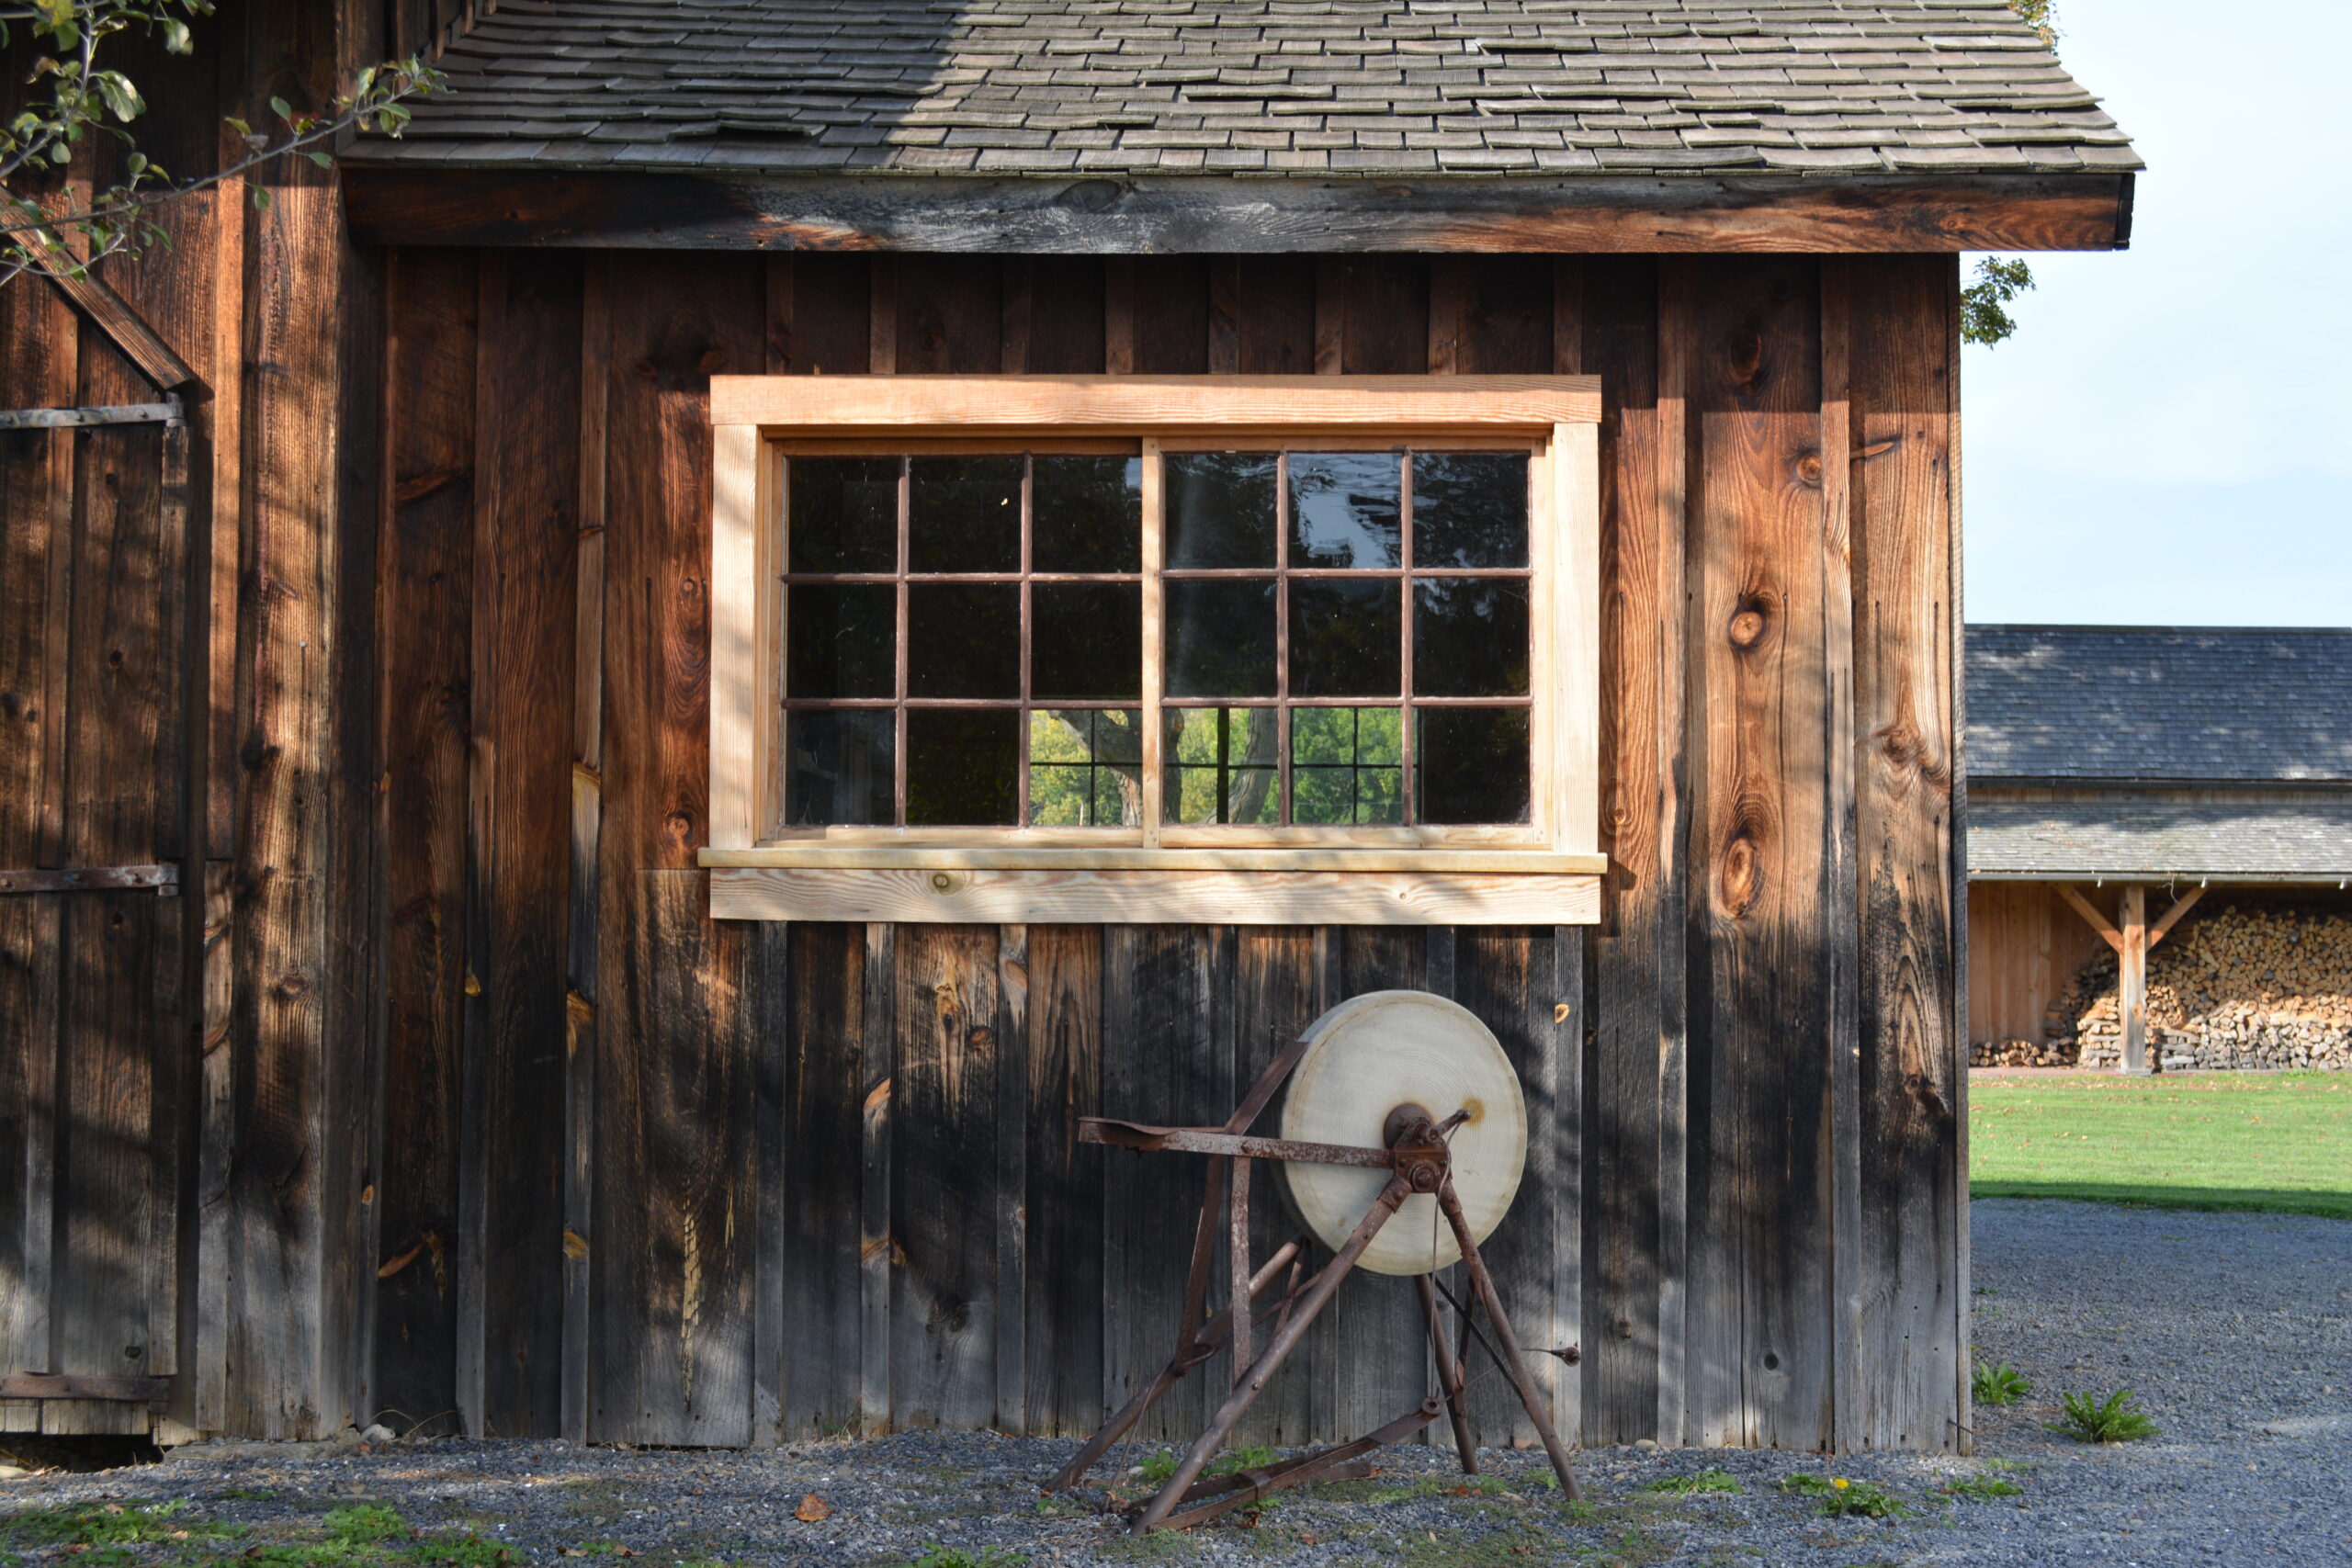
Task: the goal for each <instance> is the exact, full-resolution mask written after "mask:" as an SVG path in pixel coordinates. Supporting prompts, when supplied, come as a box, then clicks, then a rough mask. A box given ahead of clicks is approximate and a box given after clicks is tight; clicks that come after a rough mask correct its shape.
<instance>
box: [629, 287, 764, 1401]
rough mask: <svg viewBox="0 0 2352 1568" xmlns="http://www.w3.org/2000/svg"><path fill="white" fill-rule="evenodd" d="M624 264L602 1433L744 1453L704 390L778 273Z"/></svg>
mask: <svg viewBox="0 0 2352 1568" xmlns="http://www.w3.org/2000/svg"><path fill="white" fill-rule="evenodd" d="M613 267H614V273H613V276H612V277H611V280H610V283H609V285H608V295H607V307H608V310H609V313H610V320H611V334H612V344H613V349H612V355H611V359H610V362H609V363H610V367H611V369H610V378H609V383H608V386H609V391H608V401H607V409H606V433H605V442H606V448H607V452H608V454H609V461H608V464H607V468H606V472H607V482H606V487H605V528H606V532H605V582H606V593H605V615H604V626H605V636H604V646H605V680H604V691H605V710H604V721H603V728H602V745H603V753H602V754H603V759H604V761H603V768H602V771H601V783H602V790H601V814H600V822H599V828H600V840H601V843H600V861H601V864H600V867H599V871H598V884H599V889H598V891H599V900H600V903H601V905H602V910H601V922H600V924H601V931H600V940H601V942H602V943H603V944H604V952H603V953H602V954H601V955H600V957H599V960H598V964H599V970H600V974H599V982H600V985H601V986H602V987H603V989H604V992H605V996H604V998H602V1000H601V1002H600V1005H599V1008H598V1021H597V1029H596V1036H597V1041H596V1051H597V1061H596V1069H595V1070H596V1095H597V1119H596V1130H595V1145H596V1158H595V1171H596V1179H595V1190H594V1198H593V1202H594V1213H595V1216H596V1226H597V1229H596V1233H595V1234H594V1235H591V1236H590V1237H588V1238H587V1239H588V1241H589V1243H590V1245H591V1247H593V1251H594V1259H595V1266H594V1270H593V1274H592V1302H591V1308H592V1312H593V1317H594V1322H593V1334H592V1346H593V1350H594V1367H593V1371H592V1393H593V1396H594V1406H593V1408H594V1420H593V1421H592V1435H594V1436H596V1437H599V1438H606V1439H608V1440H621V1441H648V1442H652V1441H668V1442H689V1443H701V1442H711V1443H722V1444H734V1443H741V1442H743V1441H745V1440H747V1439H748V1438H749V1434H750V1422H751V1415H750V1413H751V1400H752V1383H751V1365H750V1359H751V1356H752V1337H751V1332H750V1308H751V1290H752V1274H753V1269H752V1256H753V1237H754V1235H755V1213H756V1210H755V1207H754V1205H753V1204H752V1201H750V1192H749V1186H748V1183H749V1181H750V1179H751V1175H752V1170H753V1166H754V1158H755V1150H754V1129H753V1120H754V1114H755V1111H754V1099H753V1094H752V1079H753V1071H752V1063H751V1058H750V1055H749V1053H750V1046H749V1044H748V1043H747V1042H746V1040H745V1038H744V1036H745V1028H746V1012H745V1010H744V1009H743V1008H742V1006H741V1002H740V998H741V993H742V988H743V985H744V970H745V965H746V964H747V963H748V953H747V946H746V942H745V940H744V938H743V933H742V932H741V930H740V929H738V928H729V927H725V926H718V925H714V924H713V923H712V922H711V921H710V920H709V919H707V916H706V915H705V914H704V912H703V910H704V905H703V902H702V899H703V897H704V886H705V878H704V876H703V874H701V873H700V872H699V871H697V870H695V869H694V867H695V858H694V857H695V848H696V846H697V845H699V844H700V843H701V842H703V841H704V840H705V838H706V835H707V830H708V816H707V789H708V733H707V723H708V702H709V665H708V660H709V646H710V642H709V638H710V621H709V615H710V611H709V603H710V570H711V569H710V558H709V541H708V537H707V531H706V526H705V523H704V519H705V518H706V517H707V515H708V511H709V505H710V493H711V491H710V485H711V477H710V461H711V447H710V433H709V424H708V418H709V416H708V412H707V410H708V404H707V396H708V385H709V382H708V378H709V377H710V376H712V375H714V374H718V373H723V372H727V371H733V370H748V369H751V368H752V367H757V366H760V365H762V364H763V363H764V359H765V344H764V337H765V331H764V326H765V320H766V287H765V284H766V279H765V276H764V274H763V269H762V267H761V265H760V263H759V261H758V259H757V258H755V257H748V256H746V257H730V258H723V261H714V260H713V259H712V258H709V257H703V256H668V255H632V256H629V257H628V258H626V260H616V261H615V262H614V264H613ZM673 873H674V874H673Z"/></svg>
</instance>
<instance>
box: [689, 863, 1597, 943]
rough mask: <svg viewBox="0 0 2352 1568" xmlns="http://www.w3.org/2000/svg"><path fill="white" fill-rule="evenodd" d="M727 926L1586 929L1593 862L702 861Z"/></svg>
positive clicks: (714, 908) (716, 914)
mask: <svg viewBox="0 0 2352 1568" xmlns="http://www.w3.org/2000/svg"><path fill="white" fill-rule="evenodd" d="M701 862H702V863H703V864H704V865H705V866H707V867H709V868H710V913H711V917H712V918H713V919H722V920H903V921H913V922H927V923H940V922H944V923H959V924H960V923H970V924H999V923H1001V924H1051V925H1060V924H1071V925H1093V924H1132V923H1161V922H1168V923H1179V924H1187V925H1426V926H1457V925H1460V926H1476V925H1508V926H1529V925H1592V924H1595V923H1597V922H1598V921H1599V919H1600V874H1601V873H1602V872H1603V871H1605V870H1606V869H1607V865H1608V862H1607V860H1606V858H1605V857H1603V856H1600V855H1588V854H1565V853H1557V852H1549V851H1542V850H1518V851H1499V850H1402V851H1392V852H1380V851H1364V850H1312V849H1306V850H1302V849H1234V850H1154V849H1144V848H1130V849H1111V848H1105V849H1002V850H985V849H965V850H951V849H911V848H908V849H893V848H874V847H822V848H819V847H809V848H799V847H762V848H758V849H741V850H709V849H707V850H704V851H703V852H701Z"/></svg>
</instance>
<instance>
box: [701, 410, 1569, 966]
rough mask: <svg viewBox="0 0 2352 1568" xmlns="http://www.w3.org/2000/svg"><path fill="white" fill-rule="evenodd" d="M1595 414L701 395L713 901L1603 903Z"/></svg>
mask: <svg viewBox="0 0 2352 1568" xmlns="http://www.w3.org/2000/svg"><path fill="white" fill-rule="evenodd" d="M1598 401H1599V400H1598V391H1597V388H1595V387H1594V386H1593V385H1592V384H1591V383H1590V382H1589V381H1587V380H1583V379H1580V378H1551V377H1544V378H1535V377H1526V378H1500V377H1488V378H1255V379H1244V378H1204V377H1202V378H1135V377H1123V378H1046V377H1002V378H929V377H892V378H826V379H817V378H748V377H746V378H724V377H722V378H718V380H717V382H716V383H715V385H714V391H713V419H714V423H715V424H716V425H717V427H718V429H717V443H718V465H717V470H718V471H717V484H716V513H715V523H714V583H713V599H714V616H715V626H714V670H713V695H714V700H713V705H712V779H711V785H712V845H711V847H710V849H709V850H708V851H707V852H705V856H704V859H705V862H706V863H708V864H711V865H712V866H714V868H716V869H715V874H714V881H713V908H714V912H719V911H722V910H725V911H727V912H733V913H749V912H764V913H768V914H772V915H773V914H782V915H786V916H787V917H789V918H806V919H818V918H842V919H851V918H857V919H865V918H893V919H910V918H930V919H1004V918H1011V919H1106V918H1133V919H1189V918H1199V919H1212V918H1217V917H1216V916H1215V914H1214V913H1213V912H1210V911H1208V909H1207V906H1205V905H1204V904H1203V903H1202V902H1201V901H1200V899H1198V898H1197V897H1192V895H1193V894H1195V893H1198V892H1199V890H1200V888H1201V887H1203V886H1206V884H1204V883H1202V882H1201V881H1200V880H1199V879H1200V877H1201V876H1215V877H1217V878H1221V879H1222V880H1221V881H1220V882H1218V884H1217V886H1220V887H1223V888H1225V889H1227V892H1226V893H1225V894H1224V895H1222V896H1223V897H1226V898H1227V901H1228V904H1229V906H1230V908H1233V909H1238V910H1247V911H1250V914H1249V915H1248V916H1245V917H1237V918H1255V919H1284V918H1315V919H1346V918H1352V917H1351V916H1349V915H1347V914H1345V913H1344V912H1342V913H1333V912H1331V911H1333V910H1342V911H1344V910H1347V909H1354V910H1356V911H1358V913H1359V914H1363V913H1366V912H1370V913H1372V914H1374V915H1375V916H1376V918H1381V919H1439V918H1445V919H1461V918H1463V913H1462V910H1463V900H1462V898H1461V897H1453V898H1449V897H1447V896H1446V895H1447V893H1448V885H1447V884H1446V881H1445V878H1446V877H1447V876H1448V875H1449V874H1460V875H1462V876H1475V877H1478V878H1484V879H1487V881H1489V882H1491V883H1494V884H1496V885H1497V886H1498V888H1499V892H1497V891H1495V890H1494V889H1488V890H1487V893H1491V894H1492V895H1493V896H1492V897H1487V893H1482V894H1480V895H1479V897H1484V898H1486V904H1485V905H1484V906H1483V907H1485V908H1488V909H1489V910H1490V911H1499V912H1490V913H1489V914H1487V916H1485V917H1483V918H1487V919H1507V920H1510V921H1513V922H1518V921H1523V920H1528V919H1547V920H1564V919H1575V918H1584V919H1589V918H1592V916H1591V915H1589V914H1579V913H1578V912H1577V911H1581V910H1583V909H1585V908H1587V907H1589V906H1590V907H1593V908H1597V892H1596V890H1595V889H1594V887H1593V886H1592V878H1593V876H1594V874H1595V873H1597V872H1598V871H1599V870H1600V866H1601V863H1600V861H1599V859H1598V857H1597V856H1596V855H1595V854H1594V853H1593V848H1594V843H1593V840H1594V837H1595V824H1594V820H1593V818H1594V815H1595V811H1594V802H1593V797H1592V790H1593V773H1594V771H1595V766H1596V761H1595V758H1594V755H1593V735H1594V733H1595V718H1594V708H1595V706H1596V703H1595V695H1596V692H1595V681H1596V676H1595V671H1594V670H1593V667H1592V666H1593V653H1592V647H1593V642H1594V628H1593V626H1592V615H1593V607H1592V596H1593V590H1592V582H1593V578H1594V575H1595V572H1596V570H1597V559H1596V555H1597V546H1596V543H1595V540H1594V537H1593V536H1594V534H1595V532H1596V529H1597V520H1596V517H1595V515H1594V512H1595V507H1594V493H1595V484H1596V479H1595V476H1594V474H1593V471H1592V468H1593V461H1594V443H1593V424H1594V422H1595V421H1596V419H1597V416H1598V412H1599V411H1598ZM1464 857H1468V858H1464ZM923 873H929V874H930V875H929V876H928V877H926V876H924V875H922V874H923ZM834 874H839V875H834ZM859 874H863V875H859ZM1074 876H1075V877H1077V878H1079V879H1080V880H1079V881H1073V880H1072V878H1073V877H1074ZM1090 877H1091V878H1092V879H1093V880H1092V881H1091V882H1089V881H1086V880H1085V879H1087V878H1090ZM1188 877H1189V878H1191V879H1192V880H1191V882H1190V884H1189V891H1188V890H1187V888H1188V884H1187V878H1188ZM1302 877H1304V878H1306V879H1308V880H1307V881H1306V882H1301V881H1300V880H1299V879H1300V878H1302ZM1103 878H1110V879H1112V880H1111V881H1109V882H1104V881H1103V880H1102V879H1103ZM1364 878H1370V879H1371V880H1370V881H1365V880H1363V879H1364ZM1529 878H1534V879H1537V881H1535V882H1531V881H1528V880H1527V879H1529ZM1415 879H1418V881H1416V880H1415ZM1539 883H1540V884H1541V886H1539V885H1538V884H1539ZM1081 884H1083V885H1084V886H1087V887H1088V888H1089V889H1090V891H1089V895H1088V897H1090V898H1091V899H1092V902H1091V903H1085V901H1084V900H1080V903H1083V904H1085V908H1087V909H1089V910H1092V911H1094V912H1089V913H1071V912H1069V911H1070V910H1071V909H1073V908H1078V907H1079V906H1078V905H1074V904H1072V903H1071V901H1070V898H1069V897H1068V896H1067V895H1068V890H1069V888H1070V887H1072V886H1080V885H1081ZM1408 884H1409V885H1410V886H1408ZM893 887H897V888H901V889H904V888H915V889H918V890H920V889H928V891H927V892H918V893H916V894H914V895H911V897H914V900H915V906H916V907H917V908H922V909H923V910H927V911H934V912H931V913H927V914H908V913H905V912H903V910H902V909H901V908H900V907H899V906H900V905H901V904H903V902H904V898H903V897H899V896H896V895H888V893H887V890H888V889H889V888H893ZM1105 887H1113V888H1115V890H1116V891H1117V892H1118V893H1119V895H1120V900H1123V901H1117V902H1118V905H1119V908H1121V909H1137V910H1147V911H1158V912H1142V913H1130V914H1120V913H1109V914H1106V913H1103V912H1101V909H1102V908H1103V907H1104V905H1103V889H1104V888H1105ZM1314 888H1320V889H1322V892H1320V893H1316V894H1313V896H1311V897H1310V896H1308V894H1309V893H1310V892H1312V889H1314ZM755 889H763V890H765V891H764V892H762V893H759V894H758V895H757V896H756V897H755V896H754V892H753V890H755ZM1057 889H1060V890H1061V891H1059V892H1057ZM779 890H784V891H782V892H780V891H779ZM1155 890H1156V891H1155ZM1453 891H1454V892H1456V893H1459V892H1461V891H1462V890H1461V889H1460V888H1454V889H1453ZM984 893H985V894H986V895H987V897H982V895H983V894H984ZM1294 893H1295V894H1296V895H1297V896H1295V897H1293V896H1292V894H1294ZM1277 896H1280V897H1277ZM1268 897H1277V905H1278V907H1279V908H1281V909H1283V910H1285V911H1295V910H1305V911H1306V914H1304V915H1294V914H1270V913H1268V912H1267V911H1268V909H1269V908H1274V907H1276V906H1269V905H1268V904H1267V903H1266V902H1265V899H1266V898H1268ZM1399 897H1404V898H1406V899H1407V901H1408V902H1409V903H1412V905H1413V908H1411V909H1409V910H1399V909H1397V908H1392V907H1391V905H1390V904H1384V903H1383V902H1381V899H1383V898H1387V899H1389V900H1391V902H1392V903H1393V901H1394V900H1395V899H1397V898H1399ZM1465 897H1466V895H1465ZM1564 897H1566V901H1567V903H1569V904H1573V905H1574V906H1575V908H1574V909H1566V907H1565V905H1563V903H1562V899H1563V898H1564ZM1547 898H1548V899H1549V902H1548V903H1547V902H1545V901H1544V900H1545V899H1547ZM861 899H863V900H865V902H864V903H861V902H860V900H861ZM894 900H895V901H894ZM755 903H756V904H759V905H760V909H759V910H757V911H754V910H752V905H753V904H755ZM869 906H871V908H869ZM1425 906H1426V908H1424V907H1425ZM1538 906H1541V909H1548V910H1549V911H1550V912H1549V913H1543V912H1541V909H1539V908H1538ZM950 907H953V908H956V909H959V910H960V911H961V912H960V913H943V912H936V911H940V910H944V909H946V908H950ZM1441 907H1442V908H1444V909H1446V910H1447V911H1449V912H1447V913H1445V914H1443V915H1442V916H1441V915H1440V914H1436V913H1430V912H1428V911H1429V910H1435V909H1438V908H1441ZM860 908H864V909H866V912H865V913H859V912H856V911H857V910H858V909H860ZM983 908H986V909H988V910H992V911H995V912H992V913H989V912H981V911H982V910H983ZM877 911H878V912H877ZM1008 911H1012V912H1010V913H1008ZM1057 911H1059V912H1057ZM1318 911H1319V912H1318ZM1384 911H1385V912H1384Z"/></svg>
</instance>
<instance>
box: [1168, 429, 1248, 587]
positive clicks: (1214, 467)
mask: <svg viewBox="0 0 2352 1568" xmlns="http://www.w3.org/2000/svg"><path fill="white" fill-rule="evenodd" d="M1160 473H1161V477H1162V480H1163V482H1164V483H1165V485H1166V487H1167V495H1166V498H1165V502H1164V504H1165V508H1166V516H1167V531H1168V544H1167V550H1168V563H1167V564H1168V565H1169V566H1170V567H1171V568H1175V569H1177V570H1184V569H1187V568H1208V567H1253V566H1254V567H1271V566H1272V565H1273V564H1274V477H1275V463H1274V455H1273V454H1272V453H1271V452H1170V454H1168V456H1167V457H1164V458H1162V459H1161V460H1160Z"/></svg>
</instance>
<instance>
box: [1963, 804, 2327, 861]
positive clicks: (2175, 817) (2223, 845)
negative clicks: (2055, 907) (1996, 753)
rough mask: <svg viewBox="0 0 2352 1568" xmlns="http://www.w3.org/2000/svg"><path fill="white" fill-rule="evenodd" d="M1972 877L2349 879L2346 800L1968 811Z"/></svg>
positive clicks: (1979, 806) (1978, 806)
mask: <svg viewBox="0 0 2352 1568" xmlns="http://www.w3.org/2000/svg"><path fill="white" fill-rule="evenodd" d="M1968 874H1969V875H1970V876H1972V877H2016V878H2021V879H2037V880H2038V879H2044V878H2047V879H2050V880H2061V881H2081V880H2086V879H2089V878H2094V877H2109V878H2113V879H2115V880H2118V881H2139V882H2163V881H2169V880H2173V879H2176V878H2178V879H2184V880H2185V879H2188V878H2198V879H2200V880H2201V879H2204V878H2212V879H2214V880H2217V881H2229V882H2298V881H2305V882H2307V881H2335V880H2341V879H2343V878H2345V877H2347V876H2352V798H2346V797H2344V796H2340V795H2324V796H2314V797H2313V798H2312V799H2311V800H2309V801H2305V802H2302V803H2300V804H2296V805H2291V806H2282V805H2276V804H2272V805H2259V804H2247V805H2245V806H2236V805H2230V804H2225V803H2224V804H2199V805H2182V804H2174V803H2168V802H2147V801H2134V800H2119V801H2113V802H2109V801H2098V802H2089V803H2080V802H2076V803H2066V804H2060V805H2027V804H2023V803H2019V802H2010V801H2000V802H1975V801H1972V802H1971V803H1970V804H1969V807H1968Z"/></svg>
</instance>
